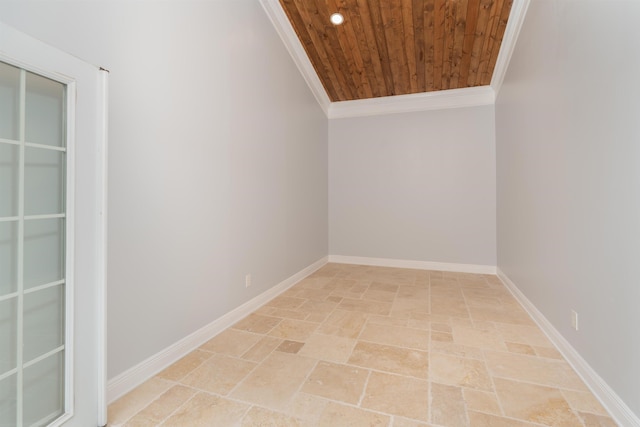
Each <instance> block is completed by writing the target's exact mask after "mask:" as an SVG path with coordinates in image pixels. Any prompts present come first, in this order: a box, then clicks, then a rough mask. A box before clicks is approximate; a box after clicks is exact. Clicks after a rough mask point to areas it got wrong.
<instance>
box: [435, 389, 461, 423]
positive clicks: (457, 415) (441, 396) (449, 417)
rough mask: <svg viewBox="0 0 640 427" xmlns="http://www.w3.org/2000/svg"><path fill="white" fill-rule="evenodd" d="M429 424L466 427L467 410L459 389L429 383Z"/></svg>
mask: <svg viewBox="0 0 640 427" xmlns="http://www.w3.org/2000/svg"><path fill="white" fill-rule="evenodd" d="M430 412H431V422H432V423H434V424H438V425H442V426H447V427H466V426H468V425H469V421H468V420H467V410H466V407H465V402H464V398H463V396H462V389H461V388H460V387H455V386H450V385H444V384H439V383H434V382H432V383H431V410H430Z"/></svg>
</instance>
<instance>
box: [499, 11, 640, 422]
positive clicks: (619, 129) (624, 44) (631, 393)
mask: <svg viewBox="0 0 640 427" xmlns="http://www.w3.org/2000/svg"><path fill="white" fill-rule="evenodd" d="M638 21H640V3H639V2H637V1H580V2H576V1H559V0H555V1H551V0H548V1H532V2H531V5H530V7H529V11H528V13H527V17H526V21H525V24H524V27H523V29H522V32H521V34H520V37H519V40H518V43H517V46H516V49H515V53H514V56H513V58H512V60H511V64H510V66H509V69H508V72H507V75H506V79H505V82H504V85H503V87H502V90H501V91H500V93H499V96H498V99H497V104H496V134H497V168H498V169H497V179H498V209H497V214H498V216H497V218H498V267H499V268H500V269H501V270H502V271H504V272H505V273H506V275H507V276H508V277H509V278H510V279H511V280H512V281H513V282H514V283H515V284H516V285H517V286H518V287H519V288H520V289H521V290H522V291H523V292H524V293H525V294H526V296H527V297H528V298H529V300H531V301H532V302H533V303H534V304H535V305H536V306H537V308H538V309H539V310H540V311H541V312H542V313H543V314H544V315H545V316H546V317H547V319H548V320H549V321H551V323H552V324H553V325H554V327H555V328H556V329H557V330H558V331H559V332H560V333H561V334H562V335H563V336H564V337H565V338H566V339H567V340H568V341H569V342H570V343H571V345H572V346H573V347H574V348H575V349H577V350H578V352H579V353H580V354H581V355H582V357H583V358H584V359H585V360H586V361H587V362H588V363H589V364H590V365H591V367H592V368H594V369H595V371H596V372H597V373H598V374H599V375H600V376H601V377H602V378H603V379H604V380H605V381H606V382H607V383H608V384H609V386H610V387H612V388H613V390H614V391H615V392H616V393H617V394H618V395H619V396H620V397H621V398H622V399H623V400H624V401H625V402H626V404H627V405H628V406H629V407H630V408H631V409H632V410H633V411H634V412H635V413H636V414H640V339H639V338H638V337H639V335H638V325H640V310H638V303H639V302H640V285H639V278H640V79H639V78H638V76H640V26H638ZM571 309H575V310H576V311H577V312H578V314H579V324H580V329H579V331H577V332H576V331H574V330H572V329H571V324H570V310H571Z"/></svg>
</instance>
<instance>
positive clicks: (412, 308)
mask: <svg viewBox="0 0 640 427" xmlns="http://www.w3.org/2000/svg"><path fill="white" fill-rule="evenodd" d="M429 313H430V312H429V302H428V301H423V300H412V299H400V298H396V300H395V301H394V302H393V305H392V306H391V317H398V318H401V319H412V318H415V317H414V316H415V315H416V314H422V315H426V314H429Z"/></svg>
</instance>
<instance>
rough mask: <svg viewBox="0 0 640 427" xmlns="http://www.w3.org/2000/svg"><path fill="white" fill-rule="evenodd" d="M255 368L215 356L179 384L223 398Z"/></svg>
mask: <svg viewBox="0 0 640 427" xmlns="http://www.w3.org/2000/svg"><path fill="white" fill-rule="evenodd" d="M256 366H257V364H256V363H254V362H249V361H246V360H240V359H235V358H232V357H229V356H225V355H222V354H216V355H215V356H214V357H212V358H211V359H209V360H207V361H206V362H204V363H203V364H202V365H200V367H198V368H197V369H195V370H194V371H193V372H192V373H191V374H189V375H188V376H187V377H186V378H184V379H183V380H182V381H181V382H182V384H184V385H188V386H190V387H195V388H197V389H200V390H203V391H208V392H210V393H216V394H220V395H223V396H224V395H226V394H227V393H229V392H230V391H231V390H232V389H233V388H234V387H235V386H236V384H237V383H238V382H240V381H241V380H242V379H243V378H244V377H246V376H247V375H248V374H249V372H251V371H252V370H253V368H255V367H256Z"/></svg>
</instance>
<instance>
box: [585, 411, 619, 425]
mask: <svg viewBox="0 0 640 427" xmlns="http://www.w3.org/2000/svg"><path fill="white" fill-rule="evenodd" d="M579 415H580V417H581V418H582V421H583V422H584V425H585V427H618V424H616V422H615V421H613V419H611V418H610V417H608V416H602V415H595V414H589V413H586V412H581V413H580V414H579Z"/></svg>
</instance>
